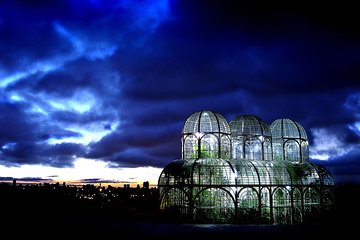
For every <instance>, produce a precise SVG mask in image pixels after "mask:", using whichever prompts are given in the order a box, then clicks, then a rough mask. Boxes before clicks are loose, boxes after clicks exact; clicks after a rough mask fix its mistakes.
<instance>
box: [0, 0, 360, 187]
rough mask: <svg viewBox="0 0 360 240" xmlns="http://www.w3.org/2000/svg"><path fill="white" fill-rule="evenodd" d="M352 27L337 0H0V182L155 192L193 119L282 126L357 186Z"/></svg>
mask: <svg viewBox="0 0 360 240" xmlns="http://www.w3.org/2000/svg"><path fill="white" fill-rule="evenodd" d="M358 21H359V16H358V14H357V12H356V8H355V6H353V5H351V4H350V3H346V2H344V3H343V4H342V5H339V4H337V5H336V4H332V3H327V6H326V7H324V6H316V5H313V4H311V5H310V4H306V3H304V2H302V1H292V2H291V3H289V2H288V1H271V2H265V3H264V2H263V1H252V2H251V3H245V2H239V1H166V0H164V1H130V0H129V1H95V0H92V1H85V0H84V1H41V0H38V1H1V3H0V36H1V37H0V55H1V59H0V176H1V177H2V179H12V178H26V179H30V180H31V179H35V180H46V179H49V180H51V179H54V180H79V181H82V180H83V181H86V180H87V179H93V180H94V181H110V182H111V181H114V182H116V181H117V182H142V181H146V180H150V181H151V182H153V183H156V181H157V177H158V175H159V174H160V171H161V169H162V168H163V167H164V166H165V165H166V164H168V163H169V162H171V161H172V160H174V159H177V158H180V157H181V142H180V134H181V129H182V125H183V123H184V121H185V120H186V118H187V117H188V116H189V115H190V114H192V113H193V112H196V111H201V110H205V109H206V110H212V111H216V112H219V113H220V114H222V115H223V116H224V117H225V118H226V119H227V120H228V121H230V120H232V119H233V118H234V117H235V116H237V115H240V114H254V115H257V116H259V117H261V118H262V119H264V120H265V121H266V122H268V123H269V124H270V123H271V122H272V121H274V120H275V119H278V118H291V119H294V120H296V121H297V122H299V123H300V124H301V125H302V126H304V128H305V129H306V130H307V134H308V136H309V141H310V157H311V160H312V161H314V162H319V163H321V164H322V165H324V166H326V167H327V168H328V169H329V170H330V171H331V172H332V173H333V174H334V177H335V180H336V181H337V182H338V183H340V182H360V158H359V156H360V152H359V151H360V150H359V149H360V148H359V145H360V141H359V140H360V80H359V77H360V72H359V69H358V67H359V64H360V44H359V42H360V41H359V40H360V39H359V38H360V34H359V33H360V32H359V30H358V27H357V25H356V23H357V22H358ZM100 169H101V170H100ZM93 170H94V171H93Z"/></svg>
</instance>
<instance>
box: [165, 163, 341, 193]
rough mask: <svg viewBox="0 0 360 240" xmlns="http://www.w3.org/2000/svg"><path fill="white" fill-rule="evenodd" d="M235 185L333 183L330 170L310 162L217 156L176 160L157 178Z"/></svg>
mask: <svg viewBox="0 0 360 240" xmlns="http://www.w3.org/2000/svg"><path fill="white" fill-rule="evenodd" d="M191 179H192V180H193V184H197V185H199V184H203V185H204V186H209V185H227V186H229V185H233V186H234V187H235V186H261V185H263V186H289V187H290V186H292V185H303V186H309V185H311V186H316V185H318V186H320V185H334V181H333V179H332V177H331V175H330V173H329V172H328V171H327V170H326V169H325V168H324V167H322V166H320V165H318V164H313V163H300V164H296V163H291V162H284V161H276V162H275V161H274V162H273V161H238V160H234V159H232V160H224V159H220V158H216V159H215V158H212V159H210V158H209V159H197V160H191V161H187V160H175V161H173V162H172V163H170V164H168V165H167V166H166V167H165V168H164V170H163V172H162V173H161V175H160V178H159V186H166V185H168V186H170V185H175V186H176V185H180V184H191Z"/></svg>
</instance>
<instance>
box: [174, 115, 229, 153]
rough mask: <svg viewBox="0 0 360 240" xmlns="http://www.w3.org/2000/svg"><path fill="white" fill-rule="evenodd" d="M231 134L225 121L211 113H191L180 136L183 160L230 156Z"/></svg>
mask: <svg viewBox="0 0 360 240" xmlns="http://www.w3.org/2000/svg"><path fill="white" fill-rule="evenodd" d="M230 135H231V133H230V126H229V123H228V122H227V120H226V119H225V118H224V117H223V116H221V115H220V114H218V113H216V112H212V111H201V112H196V113H193V114H192V115H191V116H190V117H188V118H187V120H186V122H185V124H184V127H183V130H182V134H181V142H182V157H183V159H197V158H226V159H229V158H230V156H231V136H230Z"/></svg>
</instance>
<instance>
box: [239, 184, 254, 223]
mask: <svg viewBox="0 0 360 240" xmlns="http://www.w3.org/2000/svg"><path fill="white" fill-rule="evenodd" d="M237 218H238V221H239V222H244V223H245V222H246V223H256V222H258V221H259V197H258V194H257V192H256V191H255V190H254V189H253V188H243V189H242V190H241V191H240V194H239V197H238V214H237Z"/></svg>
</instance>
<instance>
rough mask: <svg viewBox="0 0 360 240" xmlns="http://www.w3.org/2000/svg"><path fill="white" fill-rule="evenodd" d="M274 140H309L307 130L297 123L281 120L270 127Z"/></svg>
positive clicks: (285, 119) (286, 119)
mask: <svg viewBox="0 0 360 240" xmlns="http://www.w3.org/2000/svg"><path fill="white" fill-rule="evenodd" d="M270 128H271V133H272V137H273V138H299V139H303V140H308V138H307V135H306V132H305V129H304V128H303V127H302V126H301V125H300V124H299V123H298V122H296V121H294V120H291V119H288V118H281V119H277V120H275V121H273V122H272V123H271V125H270Z"/></svg>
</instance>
